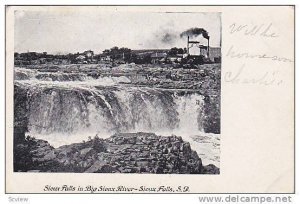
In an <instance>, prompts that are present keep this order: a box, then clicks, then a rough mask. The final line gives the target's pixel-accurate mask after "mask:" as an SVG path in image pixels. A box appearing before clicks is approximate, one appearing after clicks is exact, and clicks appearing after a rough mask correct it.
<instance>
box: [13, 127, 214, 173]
mask: <svg viewBox="0 0 300 204" xmlns="http://www.w3.org/2000/svg"><path fill="white" fill-rule="evenodd" d="M14 148H15V150H14V170H15V171H29V172H85V173H154V174H219V168H217V167H216V166H214V165H212V164H210V165H207V166H203V165H202V161H201V158H199V156H198V154H197V152H196V151H194V150H192V149H191V146H190V143H188V142H186V141H183V139H182V138H181V137H178V136H174V135H172V136H158V135H156V134H153V133H143V132H139V133H118V134H115V135H113V136H111V137H109V138H107V139H100V138H99V137H98V136H96V137H95V138H93V139H92V138H89V140H88V141H83V142H81V143H75V144H71V145H64V146H61V147H58V148H54V147H52V146H51V145H50V144H49V143H48V142H47V141H44V140H39V139H35V138H33V137H26V139H25V140H23V141H19V142H18V143H16V144H15V146H14Z"/></svg>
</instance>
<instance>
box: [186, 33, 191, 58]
mask: <svg viewBox="0 0 300 204" xmlns="http://www.w3.org/2000/svg"><path fill="white" fill-rule="evenodd" d="M189 42H190V36H188V37H187V49H186V50H187V54H190V53H189Z"/></svg>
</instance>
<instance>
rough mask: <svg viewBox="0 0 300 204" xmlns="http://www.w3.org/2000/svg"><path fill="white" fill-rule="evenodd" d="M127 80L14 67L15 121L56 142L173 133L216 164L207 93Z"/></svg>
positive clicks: (52, 143) (29, 133) (39, 136)
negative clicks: (145, 133) (207, 129)
mask: <svg viewBox="0 0 300 204" xmlns="http://www.w3.org/2000/svg"><path fill="white" fill-rule="evenodd" d="M41 76H43V77H41ZM128 82H130V79H129V78H127V77H125V76H120V77H119V76H118V77H117V76H99V77H89V76H88V74H86V73H84V74H82V73H63V72H56V73H50V72H43V73H41V72H40V71H37V70H30V69H23V68H16V70H15V82H14V84H15V93H14V94H15V99H16V100H17V101H15V110H17V111H16V112H15V122H18V123H20V121H21V122H22V121H26V122H25V123H24V124H26V126H27V130H28V132H27V134H28V135H31V136H34V137H36V138H38V139H43V140H46V141H48V142H49V143H50V144H51V145H52V146H54V147H58V146H61V145H65V144H71V143H76V142H82V141H83V140H87V139H88V138H89V137H92V138H93V137H94V136H95V135H98V137H102V138H107V137H109V136H111V135H113V134H114V133H119V132H120V133H129V132H152V133H156V134H159V135H165V136H167V135H172V134H174V135H178V136H182V138H183V139H184V140H185V141H188V142H190V144H191V146H192V147H193V148H194V149H195V150H197V152H198V154H199V156H200V157H201V158H204V159H205V162H206V161H207V163H208V161H209V163H214V164H216V165H217V166H218V161H219V158H218V154H219V153H218V152H219V148H215V145H218V144H219V137H218V136H216V135H214V134H211V133H205V132H206V129H205V127H206V128H207V125H211V124H213V123H212V122H214V120H211V119H210V118H208V116H207V107H208V108H210V109H209V111H211V110H213V108H214V107H213V106H211V107H210V104H208V106H206V105H207V104H206V103H207V102H206V101H205V99H204V96H202V95H201V94H199V93H198V92H196V91H193V90H181V89H160V88H151V87H145V86H143V87H139V86H133V85H132V84H130V85H129V84H128V85H127V84H126V83H128ZM120 83H123V84H120ZM24 93H25V95H24ZM16 96H17V97H16ZM16 104H17V105H16ZM211 121H212V122H211ZM22 123H23V122H22ZM208 127H210V126H208ZM211 149H214V151H211Z"/></svg>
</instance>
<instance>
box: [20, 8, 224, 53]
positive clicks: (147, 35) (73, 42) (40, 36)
mask: <svg viewBox="0 0 300 204" xmlns="http://www.w3.org/2000/svg"><path fill="white" fill-rule="evenodd" d="M194 27H199V28H204V29H205V30H206V31H207V32H208V33H209V36H210V46H213V47H220V44H221V14H220V13H161V12H160V13H158V12H136V11H135V12H133V11H131V12H125V11H108V12H101V11H100V10H99V12H97V10H96V11H95V10H93V11H92V12H88V11H86V10H85V11H69V12H59V11H54V10H51V11H22V10H17V11H15V29H14V31H15V32H14V46H15V52H27V51H35V52H48V53H53V54H57V53H62V54H66V53H76V52H83V51H85V50H93V51H94V52H95V53H101V52H102V51H103V50H104V49H109V48H111V47H113V46H118V47H128V48H130V49H159V48H161V49H169V48H172V47H186V44H187V39H186V37H183V38H180V33H181V32H183V31H185V30H187V29H189V28H194ZM194 40H198V41H200V42H201V43H203V44H205V45H206V44H207V40H206V39H204V38H203V37H202V36H198V37H196V39H194Z"/></svg>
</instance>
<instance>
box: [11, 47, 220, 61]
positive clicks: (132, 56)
mask: <svg viewBox="0 0 300 204" xmlns="http://www.w3.org/2000/svg"><path fill="white" fill-rule="evenodd" d="M217 49H219V48H217ZM186 53H187V51H186V48H177V47H174V48H171V49H151V50H131V49H129V48H125V47H122V48H118V47H116V46H115V47H112V48H111V49H106V50H104V51H103V52H102V53H101V54H94V52H93V51H91V50H87V51H84V52H82V53H79V52H77V53H69V54H48V53H47V52H42V53H38V52H26V53H17V52H15V53H14V63H15V65H34V64H98V63H118V64H122V63H136V64H149V63H181V62H183V61H184V58H185V55H187V54H186ZM220 56H221V52H220V54H219V56H217V57H220Z"/></svg>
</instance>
